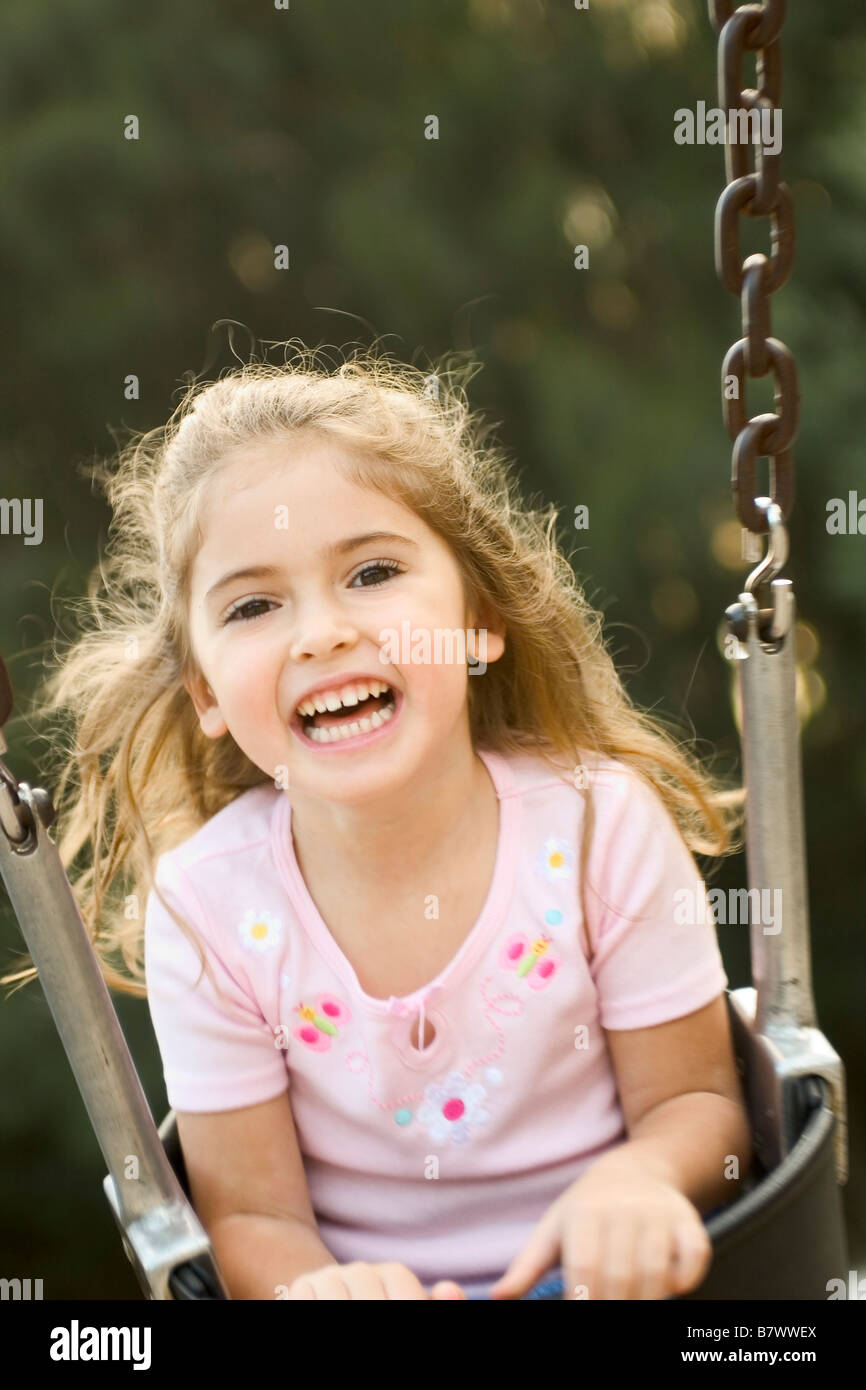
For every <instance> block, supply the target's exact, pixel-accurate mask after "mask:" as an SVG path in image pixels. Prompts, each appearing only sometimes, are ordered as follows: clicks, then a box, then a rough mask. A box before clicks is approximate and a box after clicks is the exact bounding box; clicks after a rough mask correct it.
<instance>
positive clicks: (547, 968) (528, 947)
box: [499, 932, 562, 989]
mask: <svg viewBox="0 0 866 1390" xmlns="http://www.w3.org/2000/svg"><path fill="white" fill-rule="evenodd" d="M552 944H553V938H552V937H550V936H546V935H541V936H537V937H536V938H535V940H534V941H530V939H529V937H528V936H526V935H525V934H524V933H523V932H515V933H514V935H513V936H510V937H509V938H508V940H507V941H506V943H505V945H504V946H503V948H502V951H501V952H500V955H499V964H500V965H501V966H502V968H503V969H504V970H514V971H516V973H517V977H518V979H521V980H523V979H526V980H528V983H529V988H530V989H544V987H545V985H548V984H549V983H550V981H551V980H552V979H553V976H554V974H555V973H556V971H557V970H558V969H559V967H560V965H561V964H562V961H561V960H560V958H559V956H556V955H554V954H553V953H552V952H551V950H550V947H551V945H552Z"/></svg>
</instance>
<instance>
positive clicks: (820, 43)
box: [0, 0, 866, 1298]
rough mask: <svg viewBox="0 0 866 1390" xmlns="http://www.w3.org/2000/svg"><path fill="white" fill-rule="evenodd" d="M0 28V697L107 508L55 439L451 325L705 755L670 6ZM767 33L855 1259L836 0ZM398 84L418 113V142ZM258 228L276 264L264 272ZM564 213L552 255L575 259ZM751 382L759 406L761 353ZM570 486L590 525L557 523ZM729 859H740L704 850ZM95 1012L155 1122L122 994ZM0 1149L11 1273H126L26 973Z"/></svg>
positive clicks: (22, 734) (698, 477) (123, 1292)
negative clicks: (18, 531) (201, 388)
mask: <svg viewBox="0 0 866 1390" xmlns="http://www.w3.org/2000/svg"><path fill="white" fill-rule="evenodd" d="M2 40H3V41H2V43H0V129H2V143H3V152H4V154H3V165H4V180H3V196H2V198H0V254H2V262H3V268H4V273H3V306H4V318H5V332H4V334H3V339H2V345H0V353H2V359H3V360H2V371H3V382H4V386H5V391H4V398H3V416H2V426H0V493H2V495H3V496H5V497H7V498H10V497H21V496H31V497H37V496H38V497H42V498H43V499H44V540H43V542H42V544H41V545H39V546H25V545H24V544H23V540H22V538H21V537H19V536H13V535H7V536H0V557H2V576H3V592H4V599H3V605H2V613H0V649H2V651H3V652H4V654H5V656H6V659H7V662H8V664H9V667H10V670H11V673H12V676H13V680H14V683H15V688H16V698H17V708H18V710H19V711H25V710H26V707H27V702H28V698H29V696H30V694H31V691H32V689H33V685H34V682H35V680H36V678H37V676H38V674H39V666H40V652H39V647H40V644H41V643H44V642H45V641H49V640H51V639H52V637H53V636H54V635H55V633H56V634H57V636H58V638H60V639H61V640H62V636H63V633H64V632H65V631H66V630H67V628H68V624H67V623H65V621H64V614H63V606H62V600H63V598H64V597H65V596H70V595H77V594H80V593H82V592H83V590H84V587H85V583H86V577H87V574H88V573H89V571H90V570H91V569H92V567H93V566H94V565H95V563H96V560H97V556H98V550H99V546H100V545H101V544H103V543H104V541H105V538H106V528H107V523H108V520H109V517H108V514H107V511H106V509H105V507H104V505H103V503H102V502H101V501H100V500H99V499H97V498H95V497H94V496H93V495H92V494H91V490H90V486H89V484H88V483H87V482H86V481H85V480H84V479H83V478H82V475H81V472H80V468H79V466H80V464H81V463H82V462H84V461H87V460H88V459H90V458H91V457H92V456H93V455H94V454H97V453H105V452H108V451H111V450H112V449H113V448H114V447H115V444H116V442H117V439H118V437H119V436H122V433H123V430H124V427H132V428H135V429H143V428H149V427H151V426H153V425H155V424H158V423H160V422H162V421H163V420H164V419H165V418H166V417H167V415H168V414H169V413H170V411H171V410H172V409H173V408H174V405H175V404H176V401H177V391H178V389H179V387H180V386H181V385H182V383H183V382H184V380H185V378H186V377H187V374H189V373H194V374H205V375H210V376H215V375H216V374H217V373H218V372H219V371H220V370H221V369H223V368H225V367H226V366H229V365H231V364H232V362H233V361H236V360H245V359H246V357H247V356H248V354H249V351H250V346H251V339H258V340H261V341H268V340H270V341H276V340H282V339H287V338H291V337H300V338H301V339H303V340H304V341H305V342H306V343H309V344H322V343H331V344H335V345H342V344H344V343H350V342H352V341H363V342H367V343H369V342H370V341H372V339H373V338H374V337H376V336H378V335H382V346H383V348H384V349H385V350H388V351H391V352H393V353H395V354H396V355H397V356H400V357H404V358H406V359H408V360H414V361H417V362H419V363H420V364H421V365H425V364H426V362H427V360H428V358H429V357H432V356H435V355H436V354H438V353H440V352H443V351H446V350H450V349H455V350H457V351H471V352H473V353H475V354H477V355H478V357H479V358H480V359H481V360H482V361H483V363H484V370H483V372H481V373H480V374H479V375H478V376H477V377H476V378H475V379H474V381H473V383H472V385H471V387H470V395H471V398H472V401H473V404H474V405H476V406H478V407H480V408H482V409H483V410H485V411H486V412H487V414H488V416H489V417H490V418H491V419H493V420H494V421H496V422H497V424H498V433H499V437H500V439H501V441H502V442H503V443H504V444H505V445H506V446H507V447H508V449H509V450H510V452H511V453H512V455H513V457H514V458H515V460H516V461H517V464H518V467H519V469H520V475H521V480H522V483H523V487H524V490H525V491H526V492H527V493H529V494H533V495H534V496H535V497H536V498H537V499H542V500H547V499H552V500H553V501H555V502H556V503H557V505H558V506H559V507H560V508H561V513H560V529H561V536H562V540H563V544H564V545H565V546H566V548H567V549H568V550H569V551H570V552H572V558H573V562H574V564H575V568H576V569H577V571H578V574H579V575H580V577H581V578H582V579H583V580H584V582H585V583H586V585H587V588H588V592H589V594H590V597H591V598H592V600H593V602H594V603H596V605H597V606H600V607H602V608H603V610H604V612H605V614H606V617H607V624H608V633H609V637H610V643H611V649H612V650H613V652H614V653H615V655H616V658H617V662H618V665H619V668H620V670H621V671H622V672H623V675H624V678H625V680H626V683H627V685H628V688H629V690H630V692H631V694H632V696H633V698H634V699H635V700H636V701H637V702H638V703H639V704H641V705H643V706H645V707H650V706H652V707H653V708H655V709H657V710H661V711H664V712H666V713H668V714H670V715H672V716H673V717H676V718H679V719H681V720H682V721H683V725H684V727H686V728H693V729H694V730H695V731H696V733H697V735H698V736H699V738H700V740H701V742H700V745H699V746H700V749H701V751H703V752H704V753H705V754H708V753H711V752H712V751H716V752H717V753H718V761H717V764H716V766H717V768H718V769H719V770H721V771H731V772H736V771H737V769H738V757H739V747H738V740H737V733H736V728H735V724H734V718H733V711H732V703H731V685H730V679H731V677H730V672H729V669H728V667H727V665H726V663H725V662H724V661H723V659H722V656H721V654H720V651H719V648H718V638H719V631H720V624H721V620H722V615H723V612H724V608H725V606H726V605H727V604H728V603H730V602H732V601H733V600H734V598H735V597H736V595H737V593H738V592H739V590H740V588H741V587H742V579H743V577H744V575H745V573H746V572H747V569H748V567H747V566H746V565H745V564H744V563H742V562H741V561H739V560H738V557H737V553H736V549H735V551H734V555H733V559H732V558H731V540H732V537H733V540H734V543H735V546H736V543H737V542H738V536H739V533H738V530H737V529H736V527H734V530H733V532H732V529H731V523H732V519H733V516H734V513H733V507H732V503H731V499H730V490H729V477H730V450H731V446H730V443H729V441H728V438H727V435H726V433H725V431H724V428H723V425H722V419H721V408H720V395H719V373H720V366H721V361H722V357H723V355H724V353H725V351H726V349H727V347H728V346H729V344H730V343H731V342H732V341H733V340H734V339H736V338H738V337H739V336H740V334H741V329H740V307H739V304H738V303H737V302H736V300H734V299H733V298H732V297H731V296H729V295H728V294H727V293H726V292H725V291H724V290H723V289H722V287H721V285H720V283H719V281H718V280H717V278H716V274H715V270H714V265H713V251H712V245H713V213H714V208H715V204H716V200H717V198H718V195H719V193H720V191H721V188H722V186H723V182H724V160H723V151H722V149H721V148H720V147H715V146H695V147H682V146H678V145H676V144H675V142H674V139H673V130H674V111H675V110H676V109H678V108H680V107H684V106H686V107H690V108H692V109H694V108H695V105H696V103H697V102H698V101H699V100H704V101H706V102H707V104H708V105H715V104H716V95H715V94H716V74H715V47H716V40H715V36H714V33H713V31H712V29H711V26H710V24H709V21H708V19H707V14H706V6H705V5H704V4H702V3H698V0H591V4H590V7H589V9H588V10H587V11H576V10H574V9H572V8H571V7H570V6H569V5H568V4H567V3H565V0H563V3H559V4H555V3H541V2H540V0H435V3H433V0H423V3H422V2H421V0H419V2H418V3H415V4H412V5H409V6H407V5H405V4H404V3H400V0H375V3H371V4H368V5H358V4H357V3H354V2H353V0H318V3H314V2H313V0H291V5H290V8H289V9H288V10H276V9H274V8H272V7H269V6H268V5H267V4H265V5H262V6H258V7H255V6H251V5H249V3H247V0H243V3H242V2H241V0H211V3H207V4H206V3H204V0H186V3H184V4H183V5H182V6H179V5H169V4H165V3H160V0H154V3H153V4H151V5H148V6H138V7H130V6H128V5H121V4H119V3H117V0H61V3H59V4H56V5H53V6H51V7H50V8H48V9H45V8H42V7H38V6H36V7H34V6H32V5H30V4H28V3H26V0H6V4H5V6H4V14H3V19H2ZM783 55H784V85H783V102H782V105H783V116H784V155H783V177H785V179H786V181H787V182H788V184H789V186H790V187H791V190H792V194H793V198H794V205H795V215H796V227H797V238H798V243H797V258H796V262H795V267H794V273H793V276H792V279H791V280H790V282H789V283H788V284H787V285H786V286H784V287H783V289H782V290H781V291H780V292H779V293H778V294H777V295H776V296H775V299H774V302H773V332H774V334H775V336H776V337H779V338H781V339H782V340H783V341H784V342H785V343H786V344H787V345H788V346H789V347H790V348H791V349H792V350H793V351H794V353H795V356H796V359H797V363H798V367H799V379H800V390H801V395H802V411H801V427H800V433H799V436H798V440H797V444H796V447H795V464H796V471H797V494H796V504H795V510H794V513H793V516H792V520H791V527H790V535H791V560H790V563H789V566H788V570H787V573H789V574H790V575H791V576H792V578H793V579H794V582H795V587H796V593H797V598H798V606H799V614H800V617H801V619H802V620H803V621H804V623H805V624H807V625H808V630H809V642H808V645H809V650H810V664H809V670H810V672H811V673H812V674H811V675H810V676H809V683H808V692H809V694H808V699H809V701H810V707H811V712H810V716H809V718H808V719H807V721H806V723H805V726H804V730H803V760H804V781H805V792H806V816H807V834H808V843H809V854H810V892H811V910H812V927H813V962H814V972H815V983H816V995H817V999H818V1006H819V1015H820V1019H821V1022H822V1025H823V1027H824V1029H825V1031H826V1032H827V1033H828V1035H829V1037H830V1039H831V1041H832V1042H833V1043H834V1045H835V1046H836V1047H837V1049H838V1050H839V1051H840V1053H841V1054H842V1055H843V1058H844V1059H845V1061H846V1064H847V1066H848V1071H849V1093H850V1097H849V1098H850V1104H851V1107H852V1115H851V1121H852V1150H853V1152H852V1178H851V1182H850V1184H849V1188H848V1191H847V1194H846V1202H847V1204H848V1211H849V1217H850V1220H851V1232H852V1236H851V1239H852V1260H853V1263H854V1264H855V1265H856V1263H857V1260H856V1258H855V1257H856V1255H857V1253H858V1246H859V1253H860V1254H861V1255H863V1254H864V1252H866V1190H864V1188H866V1184H864V1178H863V1173H862V1169H861V1167H860V1166H859V1164H860V1159H859V1154H858V1148H859V1146H860V1144H862V1138H863V1124H864V1119H863V1111H862V1091H861V1092H860V1094H858V1085H859V1078H860V1077H862V1074H863V1064H864V1050H866V1044H864V1031H863V1024H862V988H860V986H861V985H862V978H863V970H862V961H863V947H862V937H861V930H860V928H861V905H860V897H859V889H858V884H857V879H858V870H859V867H860V861H861V860H862V823H863V819H864V814H866V740H864V713H863V688H864V676H863V665H862V651H863V639H864V619H866V585H864V553H866V551H864V547H866V538H864V537H862V536H828V534H827V532H826V528H825V517H826V505H827V501H828V499H829V498H831V497H835V496H842V497H847V494H848V491H849V490H850V489H859V495H860V496H861V497H862V496H866V469H864V444H863V423H862V401H863V388H862V378H863V374H864V371H866V341H864V313H866V255H864V237H863V226H864V215H866V163H864V160H863V148H864V138H866V89H864V87H863V84H862V72H863V68H864V65H866V31H864V29H863V25H862V13H861V7H860V5H859V4H858V3H856V0H847V2H846V3H843V2H842V0H837V3H836V4H835V5H833V6H789V13H788V17H787V20H786V24H785V29H784V37H783ZM749 80H750V81H751V80H752V79H751V78H750V79H749ZM130 114H134V115H135V116H137V117H138V120H139V123H140V138H139V139H138V140H134V141H132V140H127V139H125V138H124V122H125V119H126V118H127V117H128V116H129V115H130ZM431 114H435V115H436V116H438V119H439V138H438V140H428V139H425V134H424V132H425V121H426V119H427V117H428V116H429V115H431ZM767 230H768V228H767V222H766V220H765V219H755V220H754V224H753V225H750V226H748V227H747V228H746V229H745V230H744V232H743V237H742V247H741V250H742V254H743V255H745V254H747V253H748V252H751V251H756V250H767V249H768V238H767ZM281 243H284V244H286V245H287V246H288V247H289V248H290V269H289V270H288V271H279V270H276V269H275V268H274V257H273V248H274V246H275V245H278V244H281ZM578 243H586V244H587V245H588V246H589V248H590V268H589V270H587V271H578V270H575V269H574V266H573V247H574V246H575V245H576V244H578ZM130 373H135V374H136V375H138V376H139V378H140V381H141V399H140V400H138V401H133V402H130V401H127V400H125V399H124V394H123V383H124V379H125V378H126V377H127V375H128V374H130ZM749 406H750V412H751V413H752V414H754V413H757V411H758V410H767V409H771V408H772V386H771V380H770V378H769V377H768V378H764V379H763V380H762V381H761V382H757V383H753V384H752V386H751V387H750V392H749ZM761 466H762V467H763V468H764V469H766V466H767V465H766V461H765V460H762V461H761ZM759 476H761V478H762V479H766V476H767V475H766V473H764V474H761V475H759ZM764 490H766V482H764ZM578 504H585V505H587V506H588V507H589V513H590V526H589V529H588V530H586V531H576V530H574V529H573V522H572V519H573V516H574V509H575V507H576V506H577V505H578ZM725 556H727V562H725V559H724V557H725ZM26 734H27V731H26V728H22V727H21V726H15V729H14V733H13V737H12V751H11V753H10V755H9V761H10V762H11V764H12V766H13V767H14V769H15V771H16V773H17V775H18V776H19V777H24V778H28V779H30V780H31V781H36V782H38V781H39V773H38V767H39V748H38V745H28V743H27V736H26ZM704 867H707V866H704ZM744 882H745V864H744V860H743V859H742V858H739V859H734V860H731V861H728V862H726V863H725V864H724V865H723V866H722V872H721V874H720V876H719V878H718V879H717V880H716V883H717V885H718V886H722V887H727V886H730V885H739V884H742V883H744ZM3 912H4V914H5V915H4V916H3V920H2V937H0V944H2V946H3V951H2V958H3V962H4V966H8V961H9V960H10V959H11V956H12V952H13V950H17V949H19V948H20V946H21V944H22V943H21V937H20V933H19V932H18V930H17V927H16V924H15V923H14V920H12V918H11V914H10V913H9V910H8V906H7V905H6V903H5V895H4V902H3ZM744 936H745V934H744V933H743V931H742V929H738V928H721V929H720V939H721V942H722V949H723V951H724V954H725V960H726V964H727V967H728V974H729V976H730V978H731V984H732V986H737V985H740V984H743V983H746V982H747V981H748V954H747V943H746V941H745V939H744ZM858 963H859V966H860V969H859V971H858V970H857V969H855V968H853V967H854V965H855V964H858ZM118 1008H119V1012H120V1016H121V1023H122V1026H123V1028H124V1031H125V1033H126V1036H127V1038H128V1040H129V1042H130V1046H131V1048H132V1051H133V1055H134V1057H135V1060H136V1064H137V1065H138V1067H139V1070H140V1074H141V1076H142V1080H143V1083H144V1085H145V1088H146V1090H147V1094H148V1097H149V1100H150V1102H151V1105H152V1108H153V1110H154V1113H155V1115H156V1117H157V1119H160V1118H161V1117H162V1115H163V1114H164V1112H165V1109H166V1108H167V1104H166V1099H165V1092H164V1089H163V1085H162V1078H161V1069H160V1065H159V1058H158V1053H157V1051H156V1046H155V1042H154V1039H153V1034H152V1031H151V1029H150V1023H149V1018H148V1015H147V1011H146V1005H144V1004H143V1003H140V1002H138V1001H132V1000H128V999H125V998H124V999H120V1000H119V1001H118ZM86 1026H87V1025H86V1020H82V1027H86ZM0 1142H2V1151H0V1152H2V1157H0V1172H2V1190H0V1208H2V1210H0V1231H2V1249H0V1265H2V1267H0V1274H3V1275H5V1276H8V1277H12V1276H13V1275H15V1274H17V1275H20V1276H22V1277H24V1276H27V1275H30V1276H31V1277H42V1278H43V1279H44V1281H45V1296H46V1297H47V1298H59V1297H85V1298H105V1297H122V1298H134V1297H137V1284H136V1283H135V1280H134V1277H133V1275H132V1272H131V1269H130V1268H129V1266H128V1265H127V1263H126V1260H125V1257H124V1255H123V1252H122V1249H121V1245H120V1241H119V1238H118V1235H117V1231H116V1229H115V1227H114V1223H113V1219H112V1217H111V1215H110V1212H109V1209H108V1206H107V1203H106V1202H105V1199H104V1197H103V1194H102V1187H101V1181H102V1176H103V1173H104V1168H103V1164H102V1158H101V1155H100V1153H99V1150H98V1148H97V1145H96V1143H95V1140H94V1138H93V1136H92V1133H91V1131H90V1128H89V1125H88V1122H87V1119H86V1114H85V1111H84V1107H83V1105H82V1103H81V1100H80V1097H79V1095H78V1092H77V1089H76V1087H75V1085H74V1081H73V1078H72V1074H71V1071H70V1069H69V1067H68V1064H67V1062H66V1060H65V1057H64V1056H63V1054H62V1048H61V1046H60V1043H59V1040H58V1038H57V1036H56V1033H55V1031H54V1028H53V1024H52V1020H51V1016H50V1013H49V1011H48V1008H47V1005H46V1003H45V1000H44V998H43V996H42V994H41V991H40V988H39V985H38V984H37V985H35V986H29V987H28V989H27V990H26V991H25V992H22V993H18V994H16V995H14V996H13V997H12V998H11V999H10V1000H8V1001H7V1002H4V1003H3V1004H2V1007H0ZM861 1268H862V1261H861Z"/></svg>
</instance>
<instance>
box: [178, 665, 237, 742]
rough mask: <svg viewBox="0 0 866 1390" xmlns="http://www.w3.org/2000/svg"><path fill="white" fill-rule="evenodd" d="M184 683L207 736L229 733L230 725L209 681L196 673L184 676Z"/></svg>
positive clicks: (219, 735) (215, 736)
mask: <svg viewBox="0 0 866 1390" xmlns="http://www.w3.org/2000/svg"><path fill="white" fill-rule="evenodd" d="M183 683H184V685H185V686H186V689H187V693H188V694H189V697H190V699H191V700H192V702H193V704H194V705H195V712H196V714H197V715H198V722H199V725H200V726H201V731H202V733H203V734H204V736H205V738H222V736H223V734H225V733H228V725H227V724H226V722H225V720H224V719H223V717H222V714H221V712H220V707H219V705H218V704H217V702H216V698H215V696H214V693H213V691H212V690H211V688H210V686H209V685H208V683H207V681H206V680H205V679H204V677H203V676H201V675H199V674H198V673H196V674H194V675H186V676H184V678H183Z"/></svg>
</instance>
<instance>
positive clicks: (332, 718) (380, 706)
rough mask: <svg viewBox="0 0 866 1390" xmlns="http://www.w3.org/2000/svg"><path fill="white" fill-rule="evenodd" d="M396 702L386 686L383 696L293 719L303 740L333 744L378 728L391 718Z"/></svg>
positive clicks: (395, 698) (394, 696)
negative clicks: (302, 735)
mask: <svg viewBox="0 0 866 1390" xmlns="http://www.w3.org/2000/svg"><path fill="white" fill-rule="evenodd" d="M396 703H397V697H396V695H395V694H394V691H393V690H392V689H391V687H390V686H389V687H388V689H387V690H386V691H384V692H383V694H381V695H368V696H367V698H366V699H365V700H359V701H358V703H357V704H355V705H344V706H343V707H342V708H341V709H336V710H325V711H324V712H322V713H321V714H318V713H317V714H312V715H309V714H298V715H296V716H295V718H296V722H297V724H298V725H299V727H300V729H301V732H302V733H303V734H304V737H305V738H308V739H311V740H312V741H313V742H314V743H333V742H336V741H337V740H339V739H342V738H354V737H356V736H357V735H358V734H364V733H370V732H372V731H373V730H374V729H378V728H380V727H381V726H382V724H385V723H387V721H388V720H389V719H391V718H392V717H393V715H394V708H395V706H396Z"/></svg>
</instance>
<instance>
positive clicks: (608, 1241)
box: [589, 1216, 639, 1300]
mask: <svg viewBox="0 0 866 1390" xmlns="http://www.w3.org/2000/svg"><path fill="white" fill-rule="evenodd" d="M638 1229H639V1228H638V1227H637V1226H636V1224H635V1222H634V1219H633V1218H631V1219H630V1218H629V1217H628V1216H625V1217H623V1218H621V1219H619V1218H617V1217H610V1218H609V1219H608V1221H607V1223H606V1225H605V1231H604V1244H603V1248H602V1255H601V1268H600V1270H599V1278H598V1279H597V1281H596V1284H597V1288H598V1292H595V1291H594V1290H593V1287H592V1285H591V1284H590V1288H589V1296H590V1298H600V1299H608V1300H609V1299H622V1298H634V1293H635V1274H636V1253H635V1246H636V1244H637V1237H638Z"/></svg>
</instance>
